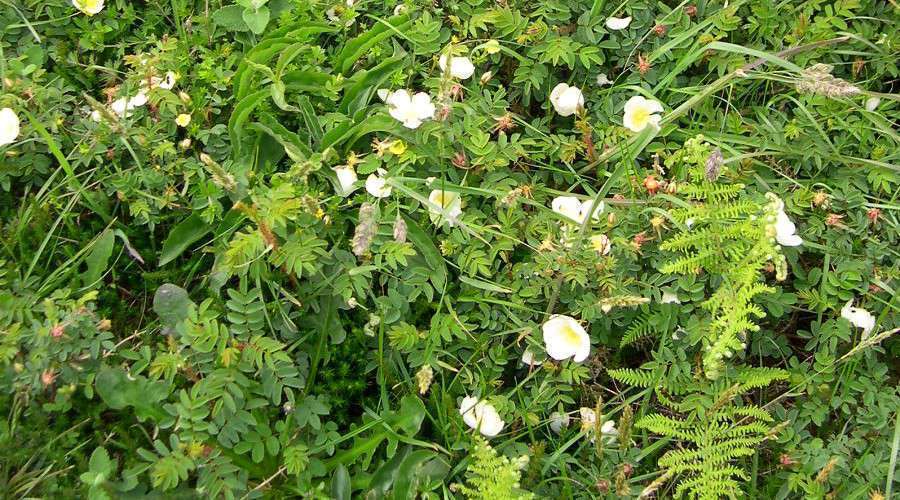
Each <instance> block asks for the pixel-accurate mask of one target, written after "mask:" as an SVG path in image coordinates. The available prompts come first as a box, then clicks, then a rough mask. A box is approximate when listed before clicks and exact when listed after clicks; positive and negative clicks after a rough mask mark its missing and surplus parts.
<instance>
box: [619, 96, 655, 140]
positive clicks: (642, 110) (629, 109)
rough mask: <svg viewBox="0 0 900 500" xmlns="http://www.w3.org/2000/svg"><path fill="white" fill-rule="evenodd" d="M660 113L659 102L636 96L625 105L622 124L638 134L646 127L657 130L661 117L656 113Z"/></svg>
mask: <svg viewBox="0 0 900 500" xmlns="http://www.w3.org/2000/svg"><path fill="white" fill-rule="evenodd" d="M662 111H663V107H662V104H660V103H659V102H657V101H654V100H653V99H645V98H644V96H640V95H636V96H633V97H632V98H631V99H628V102H626V103H625V115H624V116H623V117H622V124H623V125H625V127H626V128H628V129H629V130H631V131H633V132H640V131H641V130H644V128H645V127H647V125H650V126H652V127H654V128H656V129H657V130H659V120H660V119H661V117H660V116H659V115H658V114H656V113H662Z"/></svg>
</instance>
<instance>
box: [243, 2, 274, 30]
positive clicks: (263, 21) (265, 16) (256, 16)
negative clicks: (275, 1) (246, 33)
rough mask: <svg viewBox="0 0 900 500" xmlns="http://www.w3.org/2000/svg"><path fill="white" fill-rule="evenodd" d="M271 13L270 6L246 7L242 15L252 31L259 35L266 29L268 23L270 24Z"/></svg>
mask: <svg viewBox="0 0 900 500" xmlns="http://www.w3.org/2000/svg"><path fill="white" fill-rule="evenodd" d="M269 15H270V13H269V8H268V7H260V8H259V9H257V10H253V9H244V13H243V14H242V17H243V19H244V22H245V23H247V26H249V27H250V31H252V32H253V33H255V34H257V35H259V34H261V33H262V32H263V31H265V30H266V25H267V24H269Z"/></svg>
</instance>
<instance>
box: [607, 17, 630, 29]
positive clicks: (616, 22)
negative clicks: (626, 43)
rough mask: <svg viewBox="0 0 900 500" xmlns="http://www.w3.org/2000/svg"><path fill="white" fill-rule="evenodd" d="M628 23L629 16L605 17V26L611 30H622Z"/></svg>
mask: <svg viewBox="0 0 900 500" xmlns="http://www.w3.org/2000/svg"><path fill="white" fill-rule="evenodd" d="M629 24H631V16H629V17H607V18H606V27H607V28H609V29H611V30H613V31H619V30H623V29H625V28H627V27H628V25H629Z"/></svg>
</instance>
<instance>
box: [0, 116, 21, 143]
mask: <svg viewBox="0 0 900 500" xmlns="http://www.w3.org/2000/svg"><path fill="white" fill-rule="evenodd" d="M19 124H20V122H19V115H17V114H16V112H15V111H13V110H12V109H10V108H3V109H0V146H5V145H7V144H12V143H13V142H15V141H16V137H19V131H20V129H19Z"/></svg>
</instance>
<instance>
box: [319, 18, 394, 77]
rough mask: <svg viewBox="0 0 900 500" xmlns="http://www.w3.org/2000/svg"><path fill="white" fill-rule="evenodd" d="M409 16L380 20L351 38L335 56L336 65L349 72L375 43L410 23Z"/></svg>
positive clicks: (344, 71) (341, 70) (345, 72)
mask: <svg viewBox="0 0 900 500" xmlns="http://www.w3.org/2000/svg"><path fill="white" fill-rule="evenodd" d="M409 23H410V21H409V16H407V15H402V16H394V17H392V18H390V19H388V20H387V21H379V22H378V23H376V24H375V25H374V26H372V28H371V29H370V30H368V31H366V32H365V33H363V34H362V35H360V36H358V37H356V38H354V39H353V40H350V41H349V42H347V43H346V44H345V45H344V48H343V50H341V52H340V53H339V54H338V55H337V56H336V57H335V58H334V67H335V68H337V69H339V70H340V72H341V73H343V74H347V72H349V71H350V69H351V68H353V64H354V63H355V62H356V61H357V60H358V59H359V58H361V57H362V56H363V55H364V54H365V53H367V52H368V51H369V49H371V48H372V47H373V46H374V45H375V44H377V43H378V42H380V41H382V40H384V39H385V38H388V37H390V36H391V35H394V34H396V33H402V31H403V30H404V29H405V28H406V27H407V26H408V25H409Z"/></svg>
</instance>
